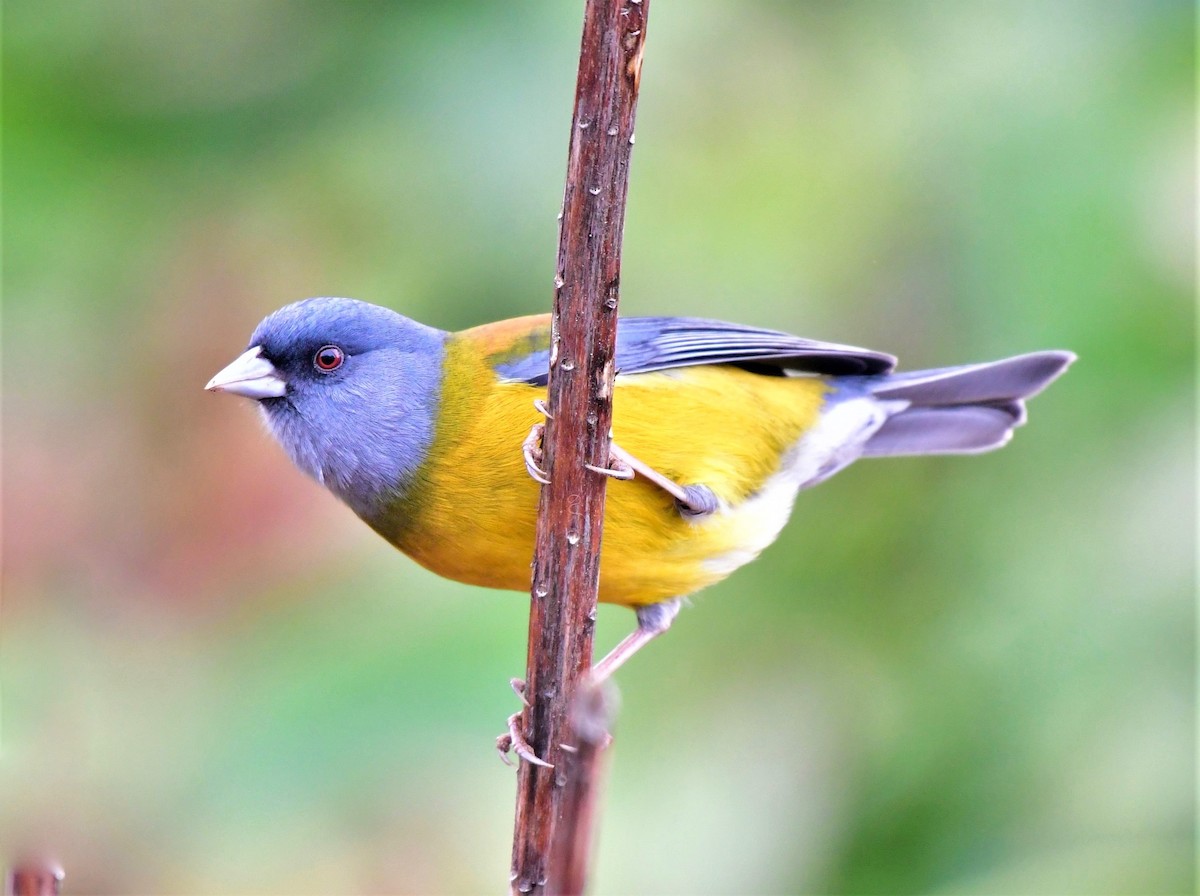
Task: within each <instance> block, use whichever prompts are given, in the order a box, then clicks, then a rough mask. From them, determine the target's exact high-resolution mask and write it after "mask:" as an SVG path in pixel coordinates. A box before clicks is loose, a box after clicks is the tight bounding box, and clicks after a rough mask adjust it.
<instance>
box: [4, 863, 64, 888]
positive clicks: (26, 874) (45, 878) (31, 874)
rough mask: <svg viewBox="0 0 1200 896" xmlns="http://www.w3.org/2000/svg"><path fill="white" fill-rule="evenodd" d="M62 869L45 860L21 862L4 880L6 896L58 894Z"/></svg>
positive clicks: (61, 879)
mask: <svg viewBox="0 0 1200 896" xmlns="http://www.w3.org/2000/svg"><path fill="white" fill-rule="evenodd" d="M63 876H64V875H63V870H62V868H60V867H59V866H58V865H54V864H50V863H47V862H21V863H18V864H17V865H16V866H14V867H13V868H12V870H10V871H9V872H8V877H7V879H6V880H5V881H4V892H5V893H6V894H7V896H58V892H59V887H60V886H61V885H62V881H63Z"/></svg>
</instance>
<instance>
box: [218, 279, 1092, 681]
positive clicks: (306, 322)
mask: <svg viewBox="0 0 1200 896" xmlns="http://www.w3.org/2000/svg"><path fill="white" fill-rule="evenodd" d="M551 340H552V332H551V319H550V315H549V314H542V315H531V316H526V317H518V318H513V319H509V320H503V321H498V322H494V323H487V324H483V325H481V326H476V327H473V328H471V329H467V330H462V331H459V332H447V331H445V330H440V329H437V328H435V327H431V326H427V325H425V324H422V323H419V322H417V321H415V320H412V319H410V318H407V317H405V316H403V315H401V314H399V313H398V312H396V311H393V310H392V309H390V308H386V307H383V306H380V305H374V304H370V303H367V302H362V301H358V300H356V299H348V298H339V297H318V298H310V299H304V300H302V301H299V302H294V303H292V304H289V305H286V306H284V307H282V308H280V309H279V310H277V311H275V312H273V313H272V314H270V315H268V316H267V317H266V318H264V319H263V321H262V322H261V323H260V324H259V325H258V327H257V328H256V329H255V330H254V333H253V334H252V335H251V337H250V341H249V345H248V347H247V348H246V350H245V351H244V352H243V353H242V354H241V355H239V356H238V357H237V358H236V359H235V360H234V361H233V362H232V363H230V364H229V365H228V366H226V367H225V368H224V369H222V370H221V371H220V372H219V373H217V375H216V376H214V377H213V378H212V379H211V380H210V381H209V383H208V384H207V386H206V388H207V389H208V390H210V391H214V392H227V393H230V394H233V395H240V396H244V397H246V398H249V399H252V400H253V401H255V402H257V404H258V407H259V409H260V410H261V416H262V418H263V420H264V421H265V423H266V426H267V429H268V430H269V432H270V433H271V434H272V435H273V436H274V438H275V439H276V440H277V441H278V442H279V444H280V445H281V446H282V447H283V449H284V450H285V452H286V453H287V454H288V455H289V456H290V458H291V460H292V461H293V463H294V464H295V465H296V466H297V467H298V468H299V469H300V470H302V471H303V472H304V473H307V474H308V475H309V476H310V477H312V478H313V479H315V480H316V481H317V482H318V483H320V484H321V485H323V486H324V487H325V488H326V489H328V490H329V491H330V492H332V493H333V494H334V495H336V496H337V497H338V498H340V499H341V500H342V501H343V502H344V503H345V504H346V505H348V506H349V508H350V509H351V510H353V511H354V513H355V514H357V515H358V516H359V517H360V518H361V519H362V520H363V521H364V522H365V523H366V524H367V525H368V526H370V527H371V528H372V529H374V530H375V531H376V532H377V533H379V535H381V536H383V538H384V539H386V540H387V541H388V542H390V543H391V544H392V545H394V546H395V547H396V548H398V549H399V550H401V551H402V552H404V553H405V554H407V555H408V556H409V557H411V558H412V559H413V560H415V561H416V562H417V563H419V564H421V565H422V566H424V567H426V568H428V569H430V570H432V571H433V572H435V573H437V574H439V575H441V576H444V577H447V578H450V579H454V580H457V581H460V582H466V583H468V584H471V585H479V586H484V587H488V588H499V589H508V590H516V591H527V590H528V589H529V587H530V558H531V557H532V555H533V549H534V531H535V525H536V513H537V504H538V489H539V488H540V485H539V481H544V480H545V473H544V471H543V470H542V469H541V466H540V444H539V435H540V432H541V430H540V425H541V422H542V420H543V419H544V417H543V415H544V413H545V411H546V407H545V404H544V401H545V395H546V384H547V379H548V368H549V359H550V352H551ZM1074 360H1075V355H1074V354H1073V353H1071V352H1069V351H1061V350H1051V351H1037V352H1032V353H1028V354H1022V355H1016V356H1014V357H1009V358H1005V359H1003V360H999V361H991V362H987V363H978V364H966V365H960V366H953V367H942V368H937V369H930V370H917V371H909V372H897V371H896V370H895V366H896V359H895V358H894V357H893V356H891V355H889V354H886V353H883V352H877V351H871V350H869V349H863V348H856V347H854V346H849V345H840V344H836V343H829V342H821V341H817V340H812V339H805V338H802V337H798V336H792V335H790V334H788V333H784V332H780V331H776V330H769V329H761V328H758V327H753V326H744V325H740V324H735V323H727V322H724V321H718V320H709V319H704V318H692V317H622V318H619V320H618V326H617V339H616V355H615V369H616V377H615V380H614V387H613V426H612V446H613V447H612V452H613V453H612V457H611V459H610V465H609V466H607V467H604V468H601V467H592V468H591V469H594V470H596V471H597V473H608V474H610V475H614V476H616V477H618V478H619V479H623V480H624V481H619V482H614V484H613V487H611V488H609V489H608V494H607V499H606V505H605V519H604V536H603V544H602V549H601V558H600V577H599V600H600V601H602V602H607V603H613V604H620V605H623V606H626V607H629V608H631V609H633V610H634V611H635V613H636V616H637V626H636V628H635V629H634V631H633V632H632V633H631V634H630V635H629V636H628V637H626V638H625V639H624V640H623V641H621V642H620V643H619V644H618V645H617V646H616V647H615V648H614V649H613V650H612V651H611V652H610V653H609V654H608V655H607V656H606V657H605V658H603V659H602V660H601V661H600V662H599V663H597V664H596V666H595V667H594V669H593V673H594V677H595V679H596V680H602V679H604V678H607V677H608V676H610V675H611V674H612V673H613V672H614V671H615V670H616V669H617V668H618V667H619V666H620V665H622V664H623V663H624V662H625V661H626V660H628V659H629V657H631V656H632V655H633V654H634V653H636V652H637V651H638V650H639V649H641V647H643V646H644V645H645V644H646V643H648V642H649V641H650V640H652V639H653V638H655V637H657V636H658V635H660V634H662V633H663V632H664V631H666V630H667V629H668V628H669V627H670V626H671V623H672V621H673V620H674V619H675V617H676V615H677V614H678V612H679V609H680V607H681V604H682V601H683V600H684V599H685V598H686V597H689V596H691V595H693V594H695V593H696V592H697V591H699V590H701V589H703V588H705V587H707V586H709V585H712V584H714V583H716V582H719V581H721V580H722V579H724V578H726V577H727V576H729V575H730V574H732V573H733V572H734V571H735V570H737V569H738V568H740V567H741V566H744V565H745V564H747V563H749V562H750V561H752V560H753V559H755V558H756V557H757V556H758V555H759V554H760V553H761V552H762V551H763V550H764V549H765V548H766V547H767V546H768V545H770V544H771V543H772V542H773V541H775V539H776V537H777V536H778V535H779V533H780V531H781V530H782V529H783V527H784V524H785V523H786V522H787V520H788V517H789V516H790V514H791V510H792V506H793V502H794V501H795V498H796V496H797V494H798V493H799V492H800V491H802V490H804V489H807V488H811V487H812V486H815V485H817V484H818V483H821V482H823V481H824V480H826V479H828V478H829V477H830V476H832V475H834V474H835V473H837V472H839V471H840V470H842V469H844V468H845V467H847V466H849V465H850V464H852V463H853V462H854V461H856V460H858V459H859V458H874V457H892V456H905V455H927V454H976V453H981V452H986V451H991V450H993V449H996V448H999V447H1001V446H1003V445H1004V444H1006V443H1007V442H1008V441H1009V439H1010V437H1011V436H1012V432H1013V430H1014V429H1015V428H1016V427H1018V426H1020V425H1022V424H1023V423H1024V422H1025V418H1026V409H1025V400H1026V399H1028V398H1030V397H1032V396H1034V395H1036V394H1037V393H1039V392H1040V391H1042V389H1044V388H1045V387H1046V386H1048V385H1049V384H1050V383H1051V382H1053V381H1054V380H1055V379H1056V378H1058V377H1059V376H1060V375H1061V374H1062V373H1063V372H1064V371H1065V370H1066V369H1067V367H1068V366H1069V365H1070V364H1071V363H1072V362H1073V361H1074Z"/></svg>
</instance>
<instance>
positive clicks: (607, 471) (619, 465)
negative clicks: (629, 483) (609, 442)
mask: <svg viewBox="0 0 1200 896" xmlns="http://www.w3.org/2000/svg"><path fill="white" fill-rule="evenodd" d="M584 466H585V467H587V468H588V469H589V470H591V471H592V472H593V473H599V474H601V475H602V476H611V477H612V478H613V479H626V480H628V479H632V478H633V467H631V466H629V464H627V463H625V461H623V460H621V458H619V457H617V456H616V455H615V454H610V455H609V456H608V466H607V467H598V466H596V465H595V464H584Z"/></svg>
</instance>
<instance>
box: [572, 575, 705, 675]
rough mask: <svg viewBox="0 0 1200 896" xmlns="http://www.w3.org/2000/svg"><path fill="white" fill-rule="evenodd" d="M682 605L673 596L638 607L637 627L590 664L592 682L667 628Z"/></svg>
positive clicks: (614, 668)
mask: <svg viewBox="0 0 1200 896" xmlns="http://www.w3.org/2000/svg"><path fill="white" fill-rule="evenodd" d="M682 605H683V598H679V597H673V598H671V599H670V600H664V601H661V602H660V603H657V604H648V605H646V606H644V607H638V609H637V621H638V625H637V628H636V629H634V630H633V632H631V633H630V634H629V635H627V636H626V637H625V639H624V640H623V641H621V643H620V644H618V645H617V646H616V647H614V648H613V649H612V650H610V651H609V652H608V655H607V656H606V657H604V659H602V660H601V661H600V662H598V663H596V665H594V666H592V683H593V684H599V683H600V682H602V681H604V680H605V679H607V678H609V677H610V676H611V675H612V674H613V673H614V672H616V671H617V669H619V668H620V667H621V666H622V664H624V662H625V661H626V660H627V659H629V658H630V657H631V656H633V655H634V654H635V653H637V652H638V651H639V650H641V649H642V648H643V647H645V646H646V645H647V644H649V643H650V642H651V641H653V640H654V639H655V638H657V637H658V636H659V635H661V634H662V633H663V632H665V631H666V630H667V629H669V628H670V627H671V622H672V621H674V619H675V617H676V616H677V615H679V608H680V607H681V606H682Z"/></svg>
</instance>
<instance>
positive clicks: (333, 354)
mask: <svg viewBox="0 0 1200 896" xmlns="http://www.w3.org/2000/svg"><path fill="white" fill-rule="evenodd" d="M345 360H346V354H345V352H343V351H342V350H341V349H340V348H338V347H337V346H336V345H326V346H323V347H321V348H320V349H318V350H317V353H316V354H315V355H313V364H315V365H316V367H317V370H320V371H323V372H324V373H332V372H333V371H335V370H337V369H338V368H339V367H341V366H342V362H343V361H345Z"/></svg>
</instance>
